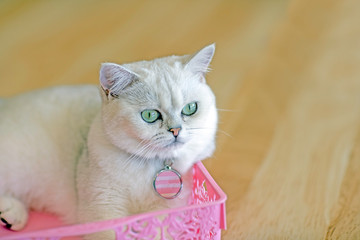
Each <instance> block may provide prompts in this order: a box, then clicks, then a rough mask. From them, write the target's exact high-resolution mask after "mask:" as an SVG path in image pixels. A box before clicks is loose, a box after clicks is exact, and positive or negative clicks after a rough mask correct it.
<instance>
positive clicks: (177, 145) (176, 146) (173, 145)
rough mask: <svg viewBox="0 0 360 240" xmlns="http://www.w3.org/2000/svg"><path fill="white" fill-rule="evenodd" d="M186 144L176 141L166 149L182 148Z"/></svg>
mask: <svg viewBox="0 0 360 240" xmlns="http://www.w3.org/2000/svg"><path fill="white" fill-rule="evenodd" d="M184 144H185V143H184V142H181V141H179V140H177V139H175V140H174V141H172V142H171V143H169V144H168V145H166V146H165V148H166V149H169V148H179V147H182V146H183V145H184Z"/></svg>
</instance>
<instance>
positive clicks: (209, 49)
mask: <svg viewBox="0 0 360 240" xmlns="http://www.w3.org/2000/svg"><path fill="white" fill-rule="evenodd" d="M214 53H215V43H213V44H211V45H209V46H206V47H204V48H203V49H201V50H200V51H199V52H197V53H196V54H195V55H193V56H192V58H191V59H190V61H189V62H188V63H187V65H186V68H188V69H189V70H190V71H191V72H193V73H194V74H200V75H202V76H204V75H205V74H206V73H207V72H208V71H209V65H210V62H211V59H212V58H213V56H214Z"/></svg>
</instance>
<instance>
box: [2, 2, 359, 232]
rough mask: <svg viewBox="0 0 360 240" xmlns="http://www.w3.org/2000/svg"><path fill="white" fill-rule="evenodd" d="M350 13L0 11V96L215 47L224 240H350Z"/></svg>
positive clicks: (61, 7)
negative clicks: (105, 67)
mask: <svg viewBox="0 0 360 240" xmlns="http://www.w3.org/2000/svg"><path fill="white" fill-rule="evenodd" d="M359 11H360V2H359V1H356V0H354V1H351V0H342V1H335V0H327V1H325V0H316V1H313V0H273V1H265V0H252V1H250V0H239V1H220V0H218V1H215V0H207V1H205V0H200V1H189V0H183V1H180V0H174V1H159V0H154V1H145V0H142V1H140V0H135V1H130V0H128V1H125V0H123V1H115V0H113V1H100V0H87V1H85V0H77V1H70V0H64V1H60V0H58V1H56V0H54V1H37V0H34V1H19V0H0V96H1V97H9V96H12V95H15V94H19V93H22V92H25V91H29V90H32V89H37V88H43V87H49V86H54V85H64V84H83V83H93V84H97V83H98V71H99V67H100V63H102V62H117V63H125V62H131V61H136V60H146V59H152V58H155V57H161V56H165V55H171V54H181V55H182V54H190V53H193V52H195V51H197V50H199V49H201V48H202V47H204V46H205V45H207V44H210V43H213V42H215V43H216V47H217V49H216V53H215V57H214V60H213V62H212V65H211V68H212V69H213V70H212V71H211V72H210V73H209V74H208V76H207V81H208V84H209V85H210V86H211V87H212V89H213V90H214V92H215V95H216V96H217V105H218V108H219V113H220V123H219V132H218V138H217V146H218V147H217V151H216V153H215V155H214V157H213V158H211V159H208V160H206V161H205V162H204V163H205V165H206V166H207V168H208V170H209V172H210V173H211V174H212V176H213V177H214V178H215V180H216V181H217V183H218V184H219V185H220V186H221V187H222V189H223V190H224V191H225V192H226V193H227V195H228V201H227V214H228V230H227V231H224V234H223V238H224V239H335V238H336V239H360V177H359V174H358V173H359V171H360V135H359V126H360V24H359V23H360V14H359Z"/></svg>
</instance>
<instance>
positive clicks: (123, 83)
mask: <svg viewBox="0 0 360 240" xmlns="http://www.w3.org/2000/svg"><path fill="white" fill-rule="evenodd" d="M135 79H137V76H136V74H135V73H133V72H131V71H130V70H128V69H126V68H125V67H123V66H120V65H118V64H115V63H103V64H102V65H101V69H100V84H101V87H102V89H103V90H104V92H105V94H106V95H107V96H109V95H111V96H112V97H115V98H116V97H118V96H119V95H120V93H121V91H122V90H124V89H125V88H126V87H127V86H128V85H129V84H130V83H132V82H133V81H134V80H135Z"/></svg>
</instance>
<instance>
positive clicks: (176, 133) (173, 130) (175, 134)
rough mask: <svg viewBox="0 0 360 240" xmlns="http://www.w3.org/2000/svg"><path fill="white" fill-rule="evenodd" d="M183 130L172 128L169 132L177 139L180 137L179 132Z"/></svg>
mask: <svg viewBox="0 0 360 240" xmlns="http://www.w3.org/2000/svg"><path fill="white" fill-rule="evenodd" d="M180 130H181V127H178V128H170V129H169V131H170V132H172V134H173V135H174V137H177V136H178V135H179V132H180Z"/></svg>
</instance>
